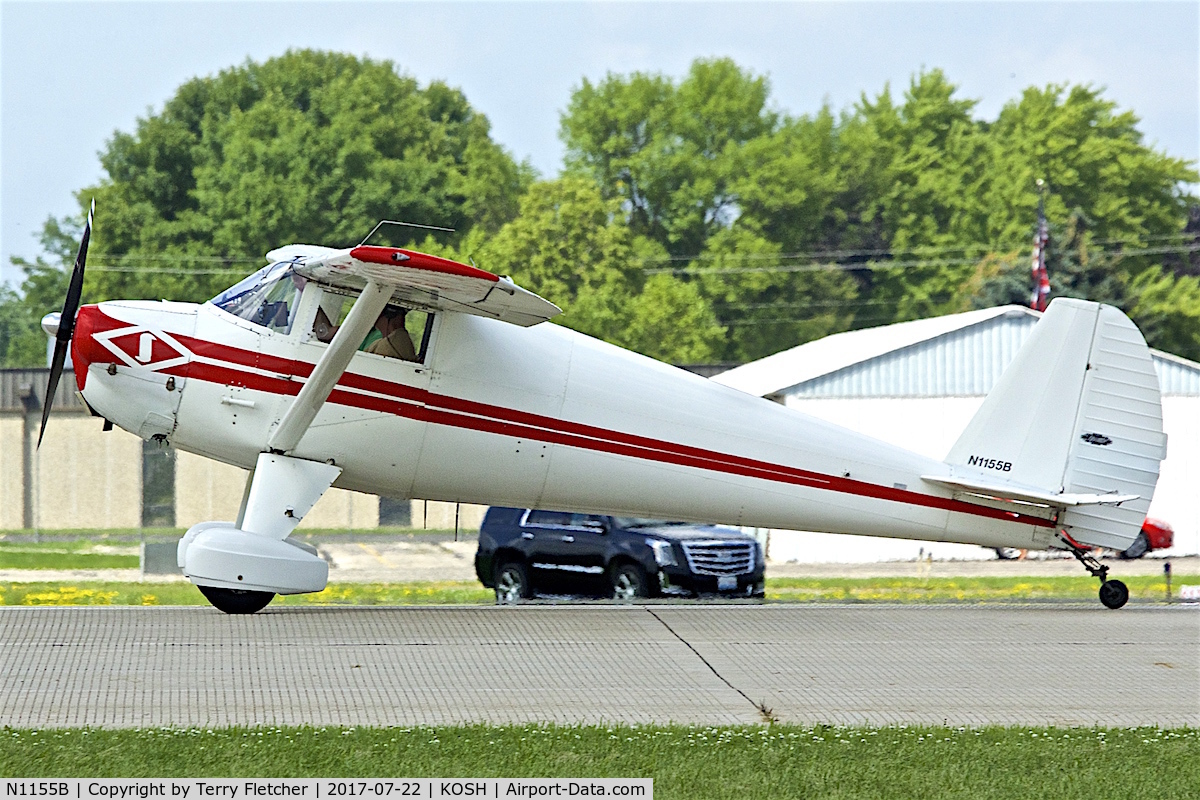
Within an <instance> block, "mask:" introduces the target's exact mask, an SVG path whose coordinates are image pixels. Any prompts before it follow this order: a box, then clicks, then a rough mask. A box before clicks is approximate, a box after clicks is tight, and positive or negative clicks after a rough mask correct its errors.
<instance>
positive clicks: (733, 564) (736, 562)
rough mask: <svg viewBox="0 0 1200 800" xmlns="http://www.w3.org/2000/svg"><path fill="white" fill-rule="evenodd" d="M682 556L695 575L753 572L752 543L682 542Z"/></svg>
mask: <svg viewBox="0 0 1200 800" xmlns="http://www.w3.org/2000/svg"><path fill="white" fill-rule="evenodd" d="M683 554H684V555H685V556H687V562H688V567H689V568H691V570H692V572H694V573H695V574H697V575H743V574H745V573H747V572H751V571H753V570H754V543H753V542H728V541H725V542H722V541H704V542H684V543H683Z"/></svg>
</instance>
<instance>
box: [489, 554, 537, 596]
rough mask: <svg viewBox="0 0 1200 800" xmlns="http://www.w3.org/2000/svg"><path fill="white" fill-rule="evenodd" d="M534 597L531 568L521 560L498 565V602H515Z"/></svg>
mask: <svg viewBox="0 0 1200 800" xmlns="http://www.w3.org/2000/svg"><path fill="white" fill-rule="evenodd" d="M530 597H533V587H532V586H531V585H530V583H529V570H527V569H525V565H524V564H522V563H521V562H520V561H505V562H504V563H503V564H501V565H500V566H498V567H496V602H497V603H515V602H517V601H518V600H525V599H528V598H530Z"/></svg>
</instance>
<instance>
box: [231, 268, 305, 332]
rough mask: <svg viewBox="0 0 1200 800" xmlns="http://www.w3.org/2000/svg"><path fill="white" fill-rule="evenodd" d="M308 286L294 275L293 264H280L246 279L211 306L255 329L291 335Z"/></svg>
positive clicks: (263, 269) (261, 270)
mask: <svg viewBox="0 0 1200 800" xmlns="http://www.w3.org/2000/svg"><path fill="white" fill-rule="evenodd" d="M304 282H305V281H304V278H302V277H300V276H299V275H297V274H296V273H295V272H293V271H292V264H291V262H288V261H280V262H278V263H276V264H270V265H268V266H266V267H263V268H262V269H260V270H259V271H258V272H256V273H254V274H253V275H251V276H249V277H247V278H244V279H242V280H241V281H239V282H238V283H237V284H235V285H234V286H231V287H230V288H228V289H226V290H225V291H223V292H221V293H220V294H219V295H217V296H216V297H214V298H213V299H212V300H210V301H209V302H210V303H212V304H213V305H214V306H217V307H218V308H221V309H224V310H225V311H228V312H229V313H230V314H233V315H234V316H236V317H241V318H242V319H244V320H247V321H249V322H253V323H254V324H255V325H262V326H263V327H265V328H270V329H271V330H274V331H279V332H280V333H288V332H289V331H291V329H292V321H293V319H294V318H295V316H296V307H297V306H298V305H299V304H300V292H302V291H303V290H304Z"/></svg>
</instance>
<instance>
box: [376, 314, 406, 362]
mask: <svg viewBox="0 0 1200 800" xmlns="http://www.w3.org/2000/svg"><path fill="white" fill-rule="evenodd" d="M407 313H408V312H407V310H406V309H403V308H399V307H397V306H388V307H387V308H385V309H384V310H383V313H381V314H380V315H379V319H377V320H375V328H376V329H377V330H378V331H379V333H380V334H382V336H381V338H379V339H377V340H375V341H374V342H372V343H371V344H370V345H368V346H367V352H368V353H374V354H375V355H377V356H387V357H388V358H400V359H404V360H405V361H416V360H417V349H416V348H415V347H413V340H412V337H411V336H409V334H408V331H407V330H406V329H405V327H404V316H405V314H407Z"/></svg>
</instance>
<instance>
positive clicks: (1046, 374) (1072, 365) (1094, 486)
mask: <svg viewBox="0 0 1200 800" xmlns="http://www.w3.org/2000/svg"><path fill="white" fill-rule="evenodd" d="M1165 456H1166V435H1165V434H1164V433H1163V430H1162V408H1161V396H1160V393H1159V386H1158V376H1157V374H1156V373H1155V371H1154V361H1153V358H1152V357H1151V355H1150V350H1149V348H1148V347H1147V346H1146V342H1145V339H1143V338H1142V335H1141V332H1140V331H1138V329H1137V327H1136V326H1135V325H1134V324H1133V323H1132V322H1131V321H1130V320H1129V318H1128V317H1126V316H1125V315H1124V314H1123V313H1121V312H1120V311H1119V310H1118V309H1116V308H1114V307H1112V306H1107V305H1101V304H1099V303H1092V302H1087V301H1083V300H1072V299H1068V298H1059V299H1056V300H1055V301H1054V302H1053V303H1051V304H1050V308H1049V310H1048V311H1047V312H1046V314H1045V316H1043V317H1042V319H1041V321H1040V322H1039V323H1038V325H1037V326H1036V327H1035V328H1034V330H1033V333H1032V334H1031V335H1030V337H1029V339H1027V340H1026V342H1025V344H1024V345H1023V346H1022V348H1021V350H1020V351H1018V353H1017V356H1016V358H1014V359H1013V362H1012V364H1010V365H1009V367H1008V369H1006V370H1005V372H1004V374H1003V375H1001V377H1000V380H999V381H998V382H997V383H996V386H995V387H994V388H993V389H992V391H991V392H990V393H989V394H988V396H987V398H986V399H985V400H984V403H983V405H982V406H981V407H980V409H979V412H978V413H977V414H976V415H975V417H974V418H972V420H971V422H970V423H969V424H968V425H967V428H966V430H965V431H963V434H962V436H960V437H959V439H958V441H957V442H956V443H955V444H954V447H953V448H951V450H950V454H949V455H948V456H947V457H946V463H947V464H950V465H952V466H954V467H955V472H956V473H962V472H964V471H974V472H976V473H977V474H978V473H982V474H984V475H987V476H988V478H989V479H991V480H993V481H995V480H999V481H1001V482H1005V483H1008V482H1011V483H1014V484H1018V485H1023V486H1028V487H1036V488H1038V489H1041V490H1043V491H1046V492H1049V493H1051V494H1055V495H1057V494H1074V495H1136V499H1133V500H1126V501H1125V502H1122V503H1120V504H1101V503H1093V504H1083V505H1071V504H1063V505H1062V506H1061V508H1062V513H1061V514H1060V515H1059V520H1058V521H1059V527H1060V528H1062V529H1065V530H1066V531H1067V533H1068V534H1069V535H1070V536H1071V537H1072V538H1074V539H1075V540H1076V541H1078V542H1081V543H1083V544H1089V545H1096V546H1101V547H1111V548H1113V549H1117V550H1124V549H1125V548H1127V547H1128V546H1129V545H1130V544H1132V542H1133V540H1134V539H1135V538H1136V537H1137V534H1138V531H1139V530H1140V528H1141V524H1142V521H1143V520H1144V519H1145V517H1146V511H1147V510H1148V508H1149V506H1150V500H1151V498H1152V497H1153V495H1154V488H1155V485H1156V484H1157V482H1158V472H1159V462H1160V461H1161V460H1162V459H1163V458H1165Z"/></svg>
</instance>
